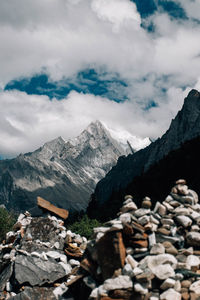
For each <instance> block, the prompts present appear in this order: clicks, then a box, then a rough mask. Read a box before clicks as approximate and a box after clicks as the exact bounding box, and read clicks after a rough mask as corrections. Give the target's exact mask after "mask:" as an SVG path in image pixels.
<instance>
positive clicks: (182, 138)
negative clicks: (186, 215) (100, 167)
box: [89, 90, 200, 216]
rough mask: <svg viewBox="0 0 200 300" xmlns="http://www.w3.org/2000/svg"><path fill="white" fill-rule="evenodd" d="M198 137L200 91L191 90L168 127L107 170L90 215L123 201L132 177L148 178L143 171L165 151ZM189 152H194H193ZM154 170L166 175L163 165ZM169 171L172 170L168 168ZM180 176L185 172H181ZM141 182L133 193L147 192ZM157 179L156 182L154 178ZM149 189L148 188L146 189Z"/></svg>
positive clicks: (95, 194) (163, 155) (158, 159)
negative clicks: (147, 143)
mask: <svg viewBox="0 0 200 300" xmlns="http://www.w3.org/2000/svg"><path fill="white" fill-rule="evenodd" d="M198 136H200V93H199V92H198V91H197V90H192V91H190V93H189V94H188V96H187V97H186V98H185V101H184V105H183V107H182V109H181V111H179V112H178V114H177V116H176V117H175V119H174V120H172V122H171V125H170V127H169V129H168V130H167V132H166V133H165V134H164V135H163V136H162V137H161V138H159V139H157V140H156V141H155V142H153V143H151V144H150V145H149V146H148V147H146V148H145V149H142V150H140V151H138V152H136V153H135V154H133V155H128V156H127V157H120V158H119V160H118V162H117V165H116V166H114V167H113V168H112V169H111V171H110V172H108V174H107V175H106V176H105V177H104V178H103V179H102V180H101V181H100V182H99V183H98V184H97V186H96V189H95V193H94V194H93V197H92V198H93V201H92V202H91V203H90V207H89V213H90V215H93V216H94V214H92V210H95V211H99V213H100V208H101V207H102V208H103V209H102V212H106V207H109V206H110V205H111V204H112V203H114V202H115V201H116V202H115V203H118V205H119V202H120V201H122V200H123V196H124V194H125V193H127V192H132V193H133V194H134V182H136V178H137V180H140V179H139V178H140V177H141V175H142V176H143V178H148V176H146V175H145V174H147V171H148V170H149V173H148V174H151V172H150V171H151V170H150V167H151V166H153V165H154V169H155V168H156V165H157V164H158V162H159V161H161V160H162V159H163V160H164V159H165V158H166V156H167V155H168V154H170V153H172V151H173V150H176V149H179V148H181V147H182V146H183V144H184V143H185V142H186V141H191V140H193V139H194V138H196V137H198ZM198 142H199V140H198V139H197V140H195V142H193V143H194V145H196V144H198ZM189 148H190V154H189V155H191V151H192V150H191V149H192V148H191V147H189ZM187 149H188V147H187ZM194 150H195V149H194ZM180 151H181V150H180ZM186 152H187V151H186V150H185V151H182V152H181V153H182V164H183V165H184V159H186V158H184V153H185V155H186ZM193 152H194V153H195V154H196V151H193ZM170 155H171V154H170ZM186 157H187V155H186ZM173 162H174V174H178V172H177V170H176V168H177V166H178V164H177V166H176V164H175V162H176V160H175V159H174V160H173ZM155 164H156V165H155ZM162 164H163V165H165V163H164V162H162ZM179 165H180V162H179ZM197 166H198V164H197V165H196V166H195V165H193V168H196V167H197ZM158 169H159V174H162V179H163V180H165V177H166V179H167V176H169V171H168V172H166V174H165V173H164V172H165V170H164V168H163V173H162V170H161V169H160V168H158ZM171 172H173V169H172V168H171ZM180 175H181V174H180ZM183 175H185V173H184V174H183ZM145 176H146V177H145ZM188 176H189V174H188ZM154 178H157V177H156V176H155V173H154ZM170 178H171V179H172V178H174V176H173V174H171V177H170ZM152 179H153V178H152ZM158 179H159V178H157V180H158ZM167 180H169V179H167ZM169 181H170V180H169ZM169 181H168V182H169ZM141 182H142V180H141V181H140V185H137V187H139V186H140V189H143V192H140V193H139V192H138V189H137V188H136V185H135V191H136V190H137V195H139V194H140V196H141V195H142V193H146V192H148V191H146V190H145V189H144V188H143V187H142V184H141ZM158 182H160V181H159V180H158ZM151 183H152V181H151V180H149V185H151ZM155 184H156V183H154V187H155ZM146 186H147V183H146ZM159 187H160V183H159V184H158V190H159ZM167 189H168V187H167ZM149 190H151V189H150V188H149ZM154 195H155V189H154ZM108 203H109V204H108ZM113 206H114V205H113Z"/></svg>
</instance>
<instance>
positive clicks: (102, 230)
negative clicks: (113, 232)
mask: <svg viewBox="0 0 200 300" xmlns="http://www.w3.org/2000/svg"><path fill="white" fill-rule="evenodd" d="M109 229H110V227H95V228H93V232H94V233H99V232H102V233H105V232H106V231H108V230H109Z"/></svg>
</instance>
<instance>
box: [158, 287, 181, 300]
mask: <svg viewBox="0 0 200 300" xmlns="http://www.w3.org/2000/svg"><path fill="white" fill-rule="evenodd" d="M160 299H161V300H172V299H173V300H181V294H179V293H178V292H176V291H175V290H174V289H168V290H167V291H165V292H164V293H162V294H161V295H160Z"/></svg>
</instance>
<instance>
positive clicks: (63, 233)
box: [59, 230, 67, 239]
mask: <svg viewBox="0 0 200 300" xmlns="http://www.w3.org/2000/svg"><path fill="white" fill-rule="evenodd" d="M59 236H60V237H61V238H63V239H65V238H66V236H67V232H66V231H65V230H63V231H62V232H61V233H59Z"/></svg>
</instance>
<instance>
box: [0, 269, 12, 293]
mask: <svg viewBox="0 0 200 300" xmlns="http://www.w3.org/2000/svg"><path fill="white" fill-rule="evenodd" d="M12 272H13V264H12V263H11V264H9V265H8V266H7V267H6V268H5V269H4V270H3V272H1V275H0V291H3V290H4V289H5V286H6V282H7V281H8V280H9V279H10V277H11V275H12Z"/></svg>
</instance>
